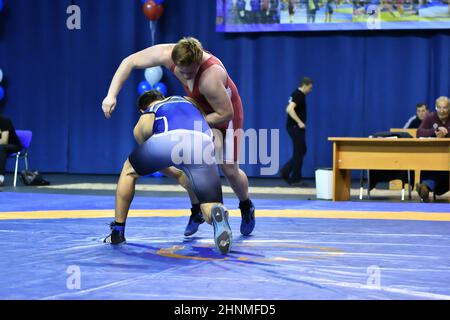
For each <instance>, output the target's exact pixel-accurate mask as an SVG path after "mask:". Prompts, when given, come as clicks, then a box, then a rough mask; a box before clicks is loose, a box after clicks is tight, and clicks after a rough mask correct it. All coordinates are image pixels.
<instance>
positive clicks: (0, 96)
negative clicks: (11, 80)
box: [0, 69, 5, 101]
mask: <svg viewBox="0 0 450 320" xmlns="http://www.w3.org/2000/svg"><path fill="white" fill-rule="evenodd" d="M2 81H3V71H2V69H0V101H2V100H3V98H5V89H3V87H2V86H1V83H2Z"/></svg>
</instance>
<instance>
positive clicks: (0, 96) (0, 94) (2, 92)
mask: <svg viewBox="0 0 450 320" xmlns="http://www.w3.org/2000/svg"><path fill="white" fill-rule="evenodd" d="M4 97H5V89H3V88H2V87H0V101H2V100H3V98H4Z"/></svg>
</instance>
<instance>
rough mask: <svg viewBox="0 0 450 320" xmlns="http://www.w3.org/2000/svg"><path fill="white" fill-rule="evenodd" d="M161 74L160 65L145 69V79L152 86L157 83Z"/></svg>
mask: <svg viewBox="0 0 450 320" xmlns="http://www.w3.org/2000/svg"><path fill="white" fill-rule="evenodd" d="M162 76H163V70H162V68H161V67H153V68H147V69H145V79H146V80H147V82H148V83H150V84H151V85H152V86H154V85H155V84H157V83H158V82H159V81H160V80H161V78H162Z"/></svg>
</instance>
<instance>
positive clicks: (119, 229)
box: [104, 159, 139, 244]
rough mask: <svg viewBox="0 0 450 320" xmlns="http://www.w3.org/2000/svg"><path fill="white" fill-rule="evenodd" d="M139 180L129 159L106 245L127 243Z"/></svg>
mask: <svg viewBox="0 0 450 320" xmlns="http://www.w3.org/2000/svg"><path fill="white" fill-rule="evenodd" d="M138 178H139V175H138V174H137V173H136V172H135V170H134V169H133V167H132V166H131V164H130V162H129V161H128V159H127V161H125V164H124V165H123V168H122V172H121V174H120V177H119V181H118V183H117V189H116V206H115V215H114V216H115V219H114V221H113V222H112V223H111V225H110V227H111V234H110V235H109V236H108V237H106V238H105V239H104V242H105V243H111V244H120V243H123V242H125V223H126V220H127V216H128V211H129V209H130V204H131V201H133V198H134V193H135V187H136V180H137V179H138Z"/></svg>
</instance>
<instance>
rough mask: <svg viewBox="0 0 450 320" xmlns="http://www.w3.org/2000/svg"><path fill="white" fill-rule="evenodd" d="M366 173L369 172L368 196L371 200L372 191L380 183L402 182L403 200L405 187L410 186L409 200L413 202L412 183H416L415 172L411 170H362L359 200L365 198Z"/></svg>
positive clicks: (403, 198)
mask: <svg viewBox="0 0 450 320" xmlns="http://www.w3.org/2000/svg"><path fill="white" fill-rule="evenodd" d="M364 171H366V172H367V196H368V198H369V199H370V190H372V189H373V188H375V187H376V185H377V183H378V182H389V181H392V180H397V179H398V180H401V182H402V193H401V199H402V201H404V200H405V185H406V184H407V185H408V199H409V200H411V190H412V186H411V181H414V171H410V170H361V176H360V182H359V199H360V200H362V198H363V189H364V182H363V181H364Z"/></svg>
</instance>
